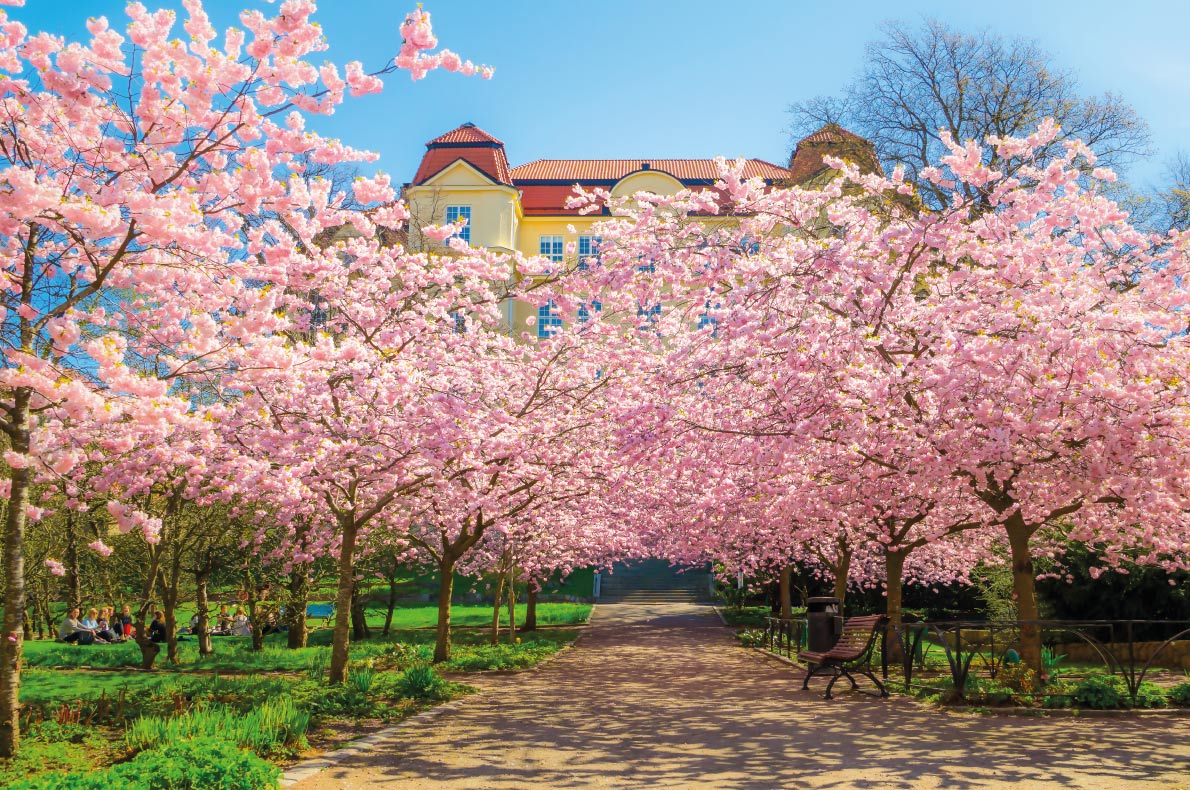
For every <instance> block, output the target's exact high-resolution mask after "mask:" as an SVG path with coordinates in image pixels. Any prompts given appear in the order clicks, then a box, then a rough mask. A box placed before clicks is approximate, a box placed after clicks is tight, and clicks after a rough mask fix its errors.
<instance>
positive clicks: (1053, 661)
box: [1041, 647, 1066, 683]
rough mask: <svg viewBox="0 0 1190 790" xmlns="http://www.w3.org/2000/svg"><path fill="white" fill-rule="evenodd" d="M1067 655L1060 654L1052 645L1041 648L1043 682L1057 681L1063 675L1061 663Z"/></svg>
mask: <svg viewBox="0 0 1190 790" xmlns="http://www.w3.org/2000/svg"><path fill="white" fill-rule="evenodd" d="M1065 660H1066V655H1065V654H1062V655H1058V654H1057V653H1056V652H1055V651H1054V649H1053V648H1052V647H1043V648H1041V682H1042V683H1055V682H1057V680H1058V679H1059V678H1060V677H1061V676H1062V669H1061V666H1060V665H1061V663H1062V662H1063V661H1065Z"/></svg>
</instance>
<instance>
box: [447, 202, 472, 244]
mask: <svg viewBox="0 0 1190 790" xmlns="http://www.w3.org/2000/svg"><path fill="white" fill-rule="evenodd" d="M459 221H466V223H467V224H465V225H464V226H463V227H462V229H461V230H459V232H458V233H456V234H455V236H456V237H458V238H460V239H462V240H463V241H465V242H467V243H468V244H470V243H471V207H470V206H447V207H446V224H448V225H453V224H454V223H456V222H459Z"/></svg>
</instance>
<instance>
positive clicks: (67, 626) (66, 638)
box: [58, 606, 95, 645]
mask: <svg viewBox="0 0 1190 790" xmlns="http://www.w3.org/2000/svg"><path fill="white" fill-rule="evenodd" d="M58 638H59V639H60V640H62V641H63V642H72V643H74V644H79V645H89V644H91V643H92V642H94V641H95V634H94V633H93V632H92V631H91V630H90V629H88V628H86V627H85V626H84V625H83V623H82V621H81V620H79V610H78V607H77V606H76V607H74V608H73V609H71V610H70V611H69V612H68V613H67V614H66V617H65V618H64V619H63V620H62V624H61V625H60V626H58Z"/></svg>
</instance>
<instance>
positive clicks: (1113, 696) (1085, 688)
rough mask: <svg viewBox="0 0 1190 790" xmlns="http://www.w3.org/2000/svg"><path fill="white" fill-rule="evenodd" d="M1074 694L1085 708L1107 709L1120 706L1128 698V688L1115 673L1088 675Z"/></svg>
mask: <svg viewBox="0 0 1190 790" xmlns="http://www.w3.org/2000/svg"><path fill="white" fill-rule="evenodd" d="M1072 696H1073V697H1074V701H1075V702H1077V703H1078V704H1079V705H1081V706H1083V707H1085V708H1094V709H1096V710H1107V709H1108V708H1118V707H1120V706H1121V705H1122V704H1123V703H1124V702H1125V701H1126V700H1127V699H1128V688H1127V686H1125V685H1124V681H1123V679H1121V678H1118V677H1115V676H1114V675H1088V676H1087V677H1086V678H1084V679H1083V680H1082V681H1080V682H1079V684H1078V685H1077V686H1075V687H1074V693H1073V694H1072Z"/></svg>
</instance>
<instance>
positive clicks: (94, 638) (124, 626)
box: [58, 605, 282, 645]
mask: <svg viewBox="0 0 1190 790" xmlns="http://www.w3.org/2000/svg"><path fill="white" fill-rule="evenodd" d="M81 611H82V610H81V609H80V608H79V607H77V606H76V607H73V608H72V609H70V611H69V612H67V614H66V617H65V618H64V619H63V620H62V624H61V625H59V626H58V639H59V641H62V642H69V643H72V644H79V645H106V644H113V643H116V642H123V641H126V640H128V639H132V638H133V636H134V635H135V633H136V629H135V627H134V626H133V625H132V609H131V607H128V606H125V607H124V608H123V609H121V610H120V613H119V614H116V613H115V611H116V610H115V607H112V606H105V607H103V608H101V609H95V608H92V609H88V610H87V616H86V617H81V616H80V613H81ZM197 629H198V615H197V614H196V615H194V616H193V617H192V618H190V627H189V628H188V629H183V630H182V631H181V632H180V633H183V634H184V633H196V632H197ZM281 630H282V629H281V628H280V626H279V625H278V624H277V622H276V617H275V615H270V617H269V622H268V623H266V624H265V627H264V633H266V634H271V633H276V632H278V631H281ZM147 631H148V637H149V641H151V642H158V643H160V642H165V641H166V639H167V633H168V631H167V629H166V625H165V612H163V611H161V610H160V609H158V610H157V611H155V612H153V620H152V621H151V622H150V623H149V626H148V629H147ZM210 633H211V635H212V636H252V622H251V620H249V619H248V615H247V614H245V613H244V610H243V609H241V608H239V607H236V610H235V614H232V613H231V612H230V611H229V609H228V606H227V605H223V606H221V607H219V614H218V615H216V616H215V618H214V623H213V627H212V628H211V629H210ZM179 638H182V637H181V636H179Z"/></svg>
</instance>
